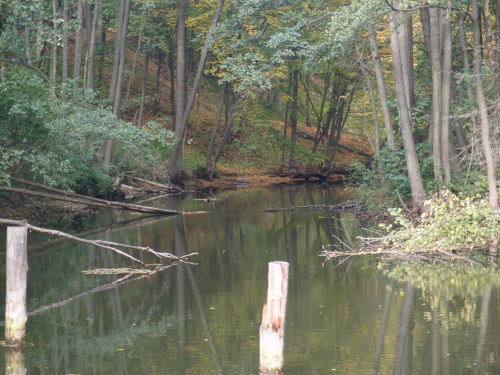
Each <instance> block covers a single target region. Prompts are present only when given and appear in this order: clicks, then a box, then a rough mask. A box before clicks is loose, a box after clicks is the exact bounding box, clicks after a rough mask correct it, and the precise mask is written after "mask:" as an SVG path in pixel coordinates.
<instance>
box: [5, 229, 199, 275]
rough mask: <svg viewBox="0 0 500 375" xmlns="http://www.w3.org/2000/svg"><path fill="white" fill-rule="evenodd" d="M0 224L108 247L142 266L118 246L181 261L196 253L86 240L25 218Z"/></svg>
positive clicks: (104, 247)
mask: <svg viewBox="0 0 500 375" xmlns="http://www.w3.org/2000/svg"><path fill="white" fill-rule="evenodd" d="M0 224H5V225H15V226H22V227H27V228H28V229H29V230H34V231H36V232H40V233H47V234H51V235H55V236H59V237H64V238H68V239H70V240H73V241H78V242H83V243H86V244H89V245H94V246H97V247H101V248H103V249H108V250H111V251H114V252H115V253H118V254H120V255H123V256H124V257H126V258H129V259H131V260H133V261H134V262H137V263H139V264H141V265H143V266H144V265H145V264H144V263H143V262H141V261H140V260H139V259H137V258H134V257H133V256H132V255H130V254H127V253H125V252H123V251H121V250H119V249H118V247H122V248H127V249H135V250H141V251H145V252H148V253H151V254H153V255H155V256H156V257H158V258H160V259H161V258H168V259H173V260H175V261H181V260H183V259H185V258H187V257H189V256H192V255H197V254H198V253H191V254H187V255H183V256H180V257H178V256H176V255H173V254H170V253H162V252H158V251H155V250H153V249H151V248H150V247H148V246H132V245H126V244H122V243H118V242H111V241H101V240H87V239H84V238H80V237H76V236H73V235H71V234H68V233H65V232H61V231H58V230H54V229H47V228H41V227H36V226H34V225H31V224H28V222H27V221H26V220H22V221H19V220H9V219H0Z"/></svg>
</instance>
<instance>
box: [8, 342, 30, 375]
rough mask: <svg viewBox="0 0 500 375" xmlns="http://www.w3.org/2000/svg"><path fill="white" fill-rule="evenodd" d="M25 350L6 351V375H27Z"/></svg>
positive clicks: (10, 349)
mask: <svg viewBox="0 0 500 375" xmlns="http://www.w3.org/2000/svg"><path fill="white" fill-rule="evenodd" d="M26 372H27V370H26V366H25V361H24V353H23V349H20V348H6V349H5V374H6V375H26Z"/></svg>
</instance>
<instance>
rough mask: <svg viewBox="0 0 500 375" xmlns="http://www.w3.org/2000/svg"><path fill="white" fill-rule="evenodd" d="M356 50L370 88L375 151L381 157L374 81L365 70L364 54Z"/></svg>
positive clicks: (362, 71)
mask: <svg viewBox="0 0 500 375" xmlns="http://www.w3.org/2000/svg"><path fill="white" fill-rule="evenodd" d="M356 50H357V52H358V55H359V64H360V66H361V73H362V74H363V77H364V78H365V81H366V86H367V87H368V94H369V95H370V103H371V106H372V114H373V126H374V128H375V142H374V147H373V151H374V152H375V155H376V156H379V155H380V135H379V134H380V130H379V125H378V115H377V103H376V101H375V93H374V92H373V86H372V81H371V79H370V77H369V76H368V73H367V72H366V69H365V62H364V58H363V54H362V53H361V51H359V48H358V47H357V46H356Z"/></svg>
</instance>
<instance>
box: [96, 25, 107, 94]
mask: <svg viewBox="0 0 500 375" xmlns="http://www.w3.org/2000/svg"><path fill="white" fill-rule="evenodd" d="M107 23H108V18H107V17H99V21H98V24H99V34H100V36H101V37H100V38H99V43H98V45H97V54H98V56H99V60H98V64H97V87H98V90H99V92H102V84H103V72H104V63H105V61H106V28H107Z"/></svg>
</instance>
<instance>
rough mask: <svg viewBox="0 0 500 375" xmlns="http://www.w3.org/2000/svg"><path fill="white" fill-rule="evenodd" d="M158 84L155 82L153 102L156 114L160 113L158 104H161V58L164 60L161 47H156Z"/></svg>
mask: <svg viewBox="0 0 500 375" xmlns="http://www.w3.org/2000/svg"><path fill="white" fill-rule="evenodd" d="M156 54H157V60H156V84H155V100H154V103H153V114H154V115H156V114H157V113H158V106H159V105H160V93H161V92H160V74H161V60H162V51H161V49H160V47H156Z"/></svg>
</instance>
